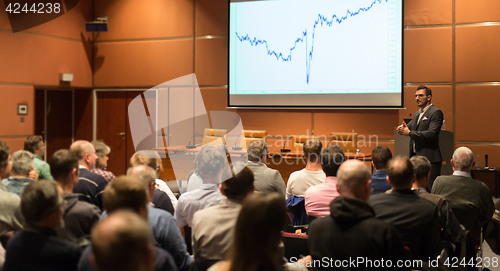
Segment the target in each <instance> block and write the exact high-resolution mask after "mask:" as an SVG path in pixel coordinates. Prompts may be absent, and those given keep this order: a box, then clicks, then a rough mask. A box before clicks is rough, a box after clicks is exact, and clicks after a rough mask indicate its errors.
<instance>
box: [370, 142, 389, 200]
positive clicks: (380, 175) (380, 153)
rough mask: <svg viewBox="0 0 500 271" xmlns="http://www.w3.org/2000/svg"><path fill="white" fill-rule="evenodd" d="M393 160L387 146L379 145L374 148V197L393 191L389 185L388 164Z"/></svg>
mask: <svg viewBox="0 0 500 271" xmlns="http://www.w3.org/2000/svg"><path fill="white" fill-rule="evenodd" d="M391 159H392V153H391V150H389V148H387V147H386V146H382V145H379V146H377V147H375V148H373V151H372V165H373V168H375V173H373V175H372V188H373V192H372V195H376V194H380V193H385V192H386V191H387V190H390V189H391V186H390V185H389V183H387V162H389V160H391Z"/></svg>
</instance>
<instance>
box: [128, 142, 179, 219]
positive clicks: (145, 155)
mask: <svg viewBox="0 0 500 271" xmlns="http://www.w3.org/2000/svg"><path fill="white" fill-rule="evenodd" d="M130 165H131V166H132V167H135V166H138V165H146V166H149V167H151V168H152V169H154V170H155V173H156V181H155V182H156V188H157V191H158V192H156V193H155V197H154V198H153V203H154V204H155V206H156V207H157V208H160V209H164V210H165V209H167V208H169V207H167V206H166V205H165V202H164V201H165V195H163V194H167V196H168V198H169V199H170V202H171V203H172V206H173V208H174V210H175V208H177V198H176V197H175V195H174V193H172V190H171V189H170V188H169V187H168V185H167V184H166V183H165V182H164V181H163V180H161V179H160V174H161V173H162V172H163V163H162V160H161V157H160V155H159V154H158V153H157V152H156V151H151V150H143V151H138V152H136V153H134V155H132V158H130ZM161 192H163V193H161Z"/></svg>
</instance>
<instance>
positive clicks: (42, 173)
mask: <svg viewBox="0 0 500 271" xmlns="http://www.w3.org/2000/svg"><path fill="white" fill-rule="evenodd" d="M24 150H25V151H29V152H31V153H32V154H33V155H34V156H35V159H34V161H33V167H34V168H35V169H36V172H37V173H38V178H39V179H40V180H53V178H52V175H51V174H50V166H49V164H47V162H45V161H44V160H43V159H42V157H43V156H44V155H45V143H43V138H42V137H41V136H39V135H33V136H28V138H26V141H24Z"/></svg>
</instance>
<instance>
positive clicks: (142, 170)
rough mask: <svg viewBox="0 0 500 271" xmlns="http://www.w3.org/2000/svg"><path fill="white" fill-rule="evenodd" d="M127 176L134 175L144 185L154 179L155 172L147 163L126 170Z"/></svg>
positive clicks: (149, 183)
mask: <svg viewBox="0 0 500 271" xmlns="http://www.w3.org/2000/svg"><path fill="white" fill-rule="evenodd" d="M127 176H136V177H138V178H139V179H141V181H143V182H144V184H145V185H146V187H149V186H150V185H151V183H154V182H155V181H156V172H155V170H154V169H152V168H151V167H149V166H147V165H138V166H135V167H131V168H129V169H128V170H127Z"/></svg>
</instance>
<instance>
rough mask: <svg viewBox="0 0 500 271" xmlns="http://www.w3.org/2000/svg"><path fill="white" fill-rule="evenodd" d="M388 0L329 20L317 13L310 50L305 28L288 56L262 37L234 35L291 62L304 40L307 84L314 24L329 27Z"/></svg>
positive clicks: (312, 46) (376, 0)
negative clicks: (270, 45)
mask: <svg viewBox="0 0 500 271" xmlns="http://www.w3.org/2000/svg"><path fill="white" fill-rule="evenodd" d="M387 1H388V0H374V1H373V2H372V3H371V5H369V6H367V7H361V8H359V9H358V10H357V11H355V12H351V11H350V10H349V9H348V10H347V12H346V15H345V16H342V17H338V16H337V15H335V14H334V15H333V16H332V19H331V20H328V18H327V17H326V16H324V15H322V14H318V19H316V21H315V22H314V25H313V31H312V41H311V50H310V51H309V52H308V47H307V46H308V40H307V28H306V29H305V30H304V31H302V36H300V37H298V38H297V39H296V40H295V43H294V45H293V47H291V48H290V52H289V54H288V56H287V57H286V58H285V57H284V56H283V53H281V52H280V53H277V52H276V51H273V50H271V49H269V45H268V42H267V41H266V40H262V39H257V37H254V38H251V37H250V35H249V34H246V35H241V36H240V35H238V32H235V34H236V37H237V38H238V40H239V41H240V42H242V43H243V42H245V41H248V42H249V43H250V46H255V47H257V46H259V45H261V44H264V45H265V46H266V50H267V54H268V55H270V56H275V57H276V60H280V59H281V60H282V61H283V62H291V61H292V51H293V50H294V49H295V48H296V47H297V44H298V43H299V42H300V43H304V42H305V45H306V82H307V84H308V85H309V79H310V76H311V73H310V71H311V61H312V58H313V52H314V34H315V32H316V26H318V25H319V24H321V27H322V26H323V25H324V24H326V25H327V26H328V27H331V26H332V25H333V23H334V22H336V23H337V24H339V25H340V24H341V23H342V22H343V21H345V20H346V19H347V18H349V17H354V16H356V15H358V14H360V13H361V12H367V11H369V10H370V9H371V8H372V7H373V6H374V5H375V4H377V3H378V4H380V3H382V2H386V3H387Z"/></svg>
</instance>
